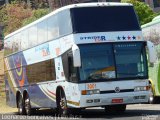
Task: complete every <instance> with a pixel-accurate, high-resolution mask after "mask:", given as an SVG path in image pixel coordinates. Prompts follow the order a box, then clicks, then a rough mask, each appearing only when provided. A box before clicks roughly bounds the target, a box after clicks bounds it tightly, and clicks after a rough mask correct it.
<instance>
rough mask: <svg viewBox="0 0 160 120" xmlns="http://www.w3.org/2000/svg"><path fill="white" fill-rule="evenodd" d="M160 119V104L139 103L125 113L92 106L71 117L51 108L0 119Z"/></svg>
mask: <svg viewBox="0 0 160 120" xmlns="http://www.w3.org/2000/svg"><path fill="white" fill-rule="evenodd" d="M17 119H20V120H26V119H28V120H103V119H107V120H160V104H154V105H150V104H137V105H128V106H127V110H126V111H125V113H123V114H121V113H117V114H114V115H112V114H106V113H105V112H104V109H102V108H90V109H86V110H83V111H82V112H81V114H79V115H75V116H73V115H70V116H69V117H66V116H64V117H59V116H55V113H54V112H52V111H50V110H41V111H37V112H36V113H35V114H34V115H32V116H25V115H18V113H17V112H15V113H6V114H1V115H0V120H17Z"/></svg>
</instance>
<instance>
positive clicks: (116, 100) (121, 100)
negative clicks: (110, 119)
mask: <svg viewBox="0 0 160 120" xmlns="http://www.w3.org/2000/svg"><path fill="white" fill-rule="evenodd" d="M112 103H123V99H121V98H120V99H119V98H116V99H112Z"/></svg>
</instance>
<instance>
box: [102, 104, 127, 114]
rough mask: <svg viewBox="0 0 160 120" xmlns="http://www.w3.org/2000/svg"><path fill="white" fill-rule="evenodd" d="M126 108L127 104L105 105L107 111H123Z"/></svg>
mask: <svg viewBox="0 0 160 120" xmlns="http://www.w3.org/2000/svg"><path fill="white" fill-rule="evenodd" d="M125 110H126V105H109V106H106V107H105V112H106V113H123V112H125Z"/></svg>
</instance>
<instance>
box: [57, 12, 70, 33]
mask: <svg viewBox="0 0 160 120" xmlns="http://www.w3.org/2000/svg"><path fill="white" fill-rule="evenodd" d="M58 22H59V23H58V24H59V34H60V36H63V35H67V34H69V33H72V25H71V16H70V11H69V10H66V11H62V12H60V13H59V14H58Z"/></svg>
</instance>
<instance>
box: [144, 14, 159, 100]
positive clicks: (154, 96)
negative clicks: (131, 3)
mask: <svg viewBox="0 0 160 120" xmlns="http://www.w3.org/2000/svg"><path fill="white" fill-rule="evenodd" d="M142 33H143V36H144V39H145V40H147V41H148V40H150V41H153V42H154V43H155V47H156V52H157V56H158V60H157V61H156V62H155V64H153V65H151V66H150V67H149V78H150V80H149V82H150V86H151V89H150V90H151V94H150V97H149V102H150V103H158V102H159V101H160V99H159V98H160V16H157V17H155V18H154V19H153V20H152V21H151V22H149V23H147V24H145V25H142Z"/></svg>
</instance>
